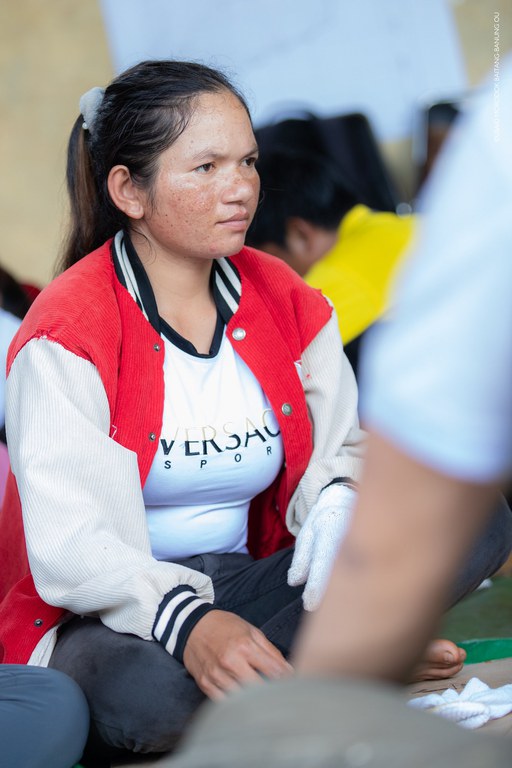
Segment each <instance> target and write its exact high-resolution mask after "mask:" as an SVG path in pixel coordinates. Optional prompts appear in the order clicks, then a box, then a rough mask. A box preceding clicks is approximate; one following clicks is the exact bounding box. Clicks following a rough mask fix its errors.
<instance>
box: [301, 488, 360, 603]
mask: <svg viewBox="0 0 512 768" xmlns="http://www.w3.org/2000/svg"><path fill="white" fill-rule="evenodd" d="M356 497H357V494H356V492H355V491H354V490H352V488H349V487H348V486H346V485H341V484H335V485H330V486H328V487H327V488H325V489H324V490H323V491H322V493H321V494H320V496H319V498H318V501H317V503H316V504H315V506H314V507H313V508H312V510H311V512H310V513H309V515H308V516H307V518H306V520H305V522H304V525H303V526H302V528H301V529H300V531H299V535H298V536H297V540H296V542H295V552H294V555H293V559H292V564H291V566H290V569H289V571H288V584H290V586H292V587H296V586H298V585H299V584H304V583H306V587H305V589H304V592H303V595H302V601H303V603H304V608H305V609H306V611H314V610H315V609H316V608H318V606H319V605H320V601H321V599H322V597H323V595H324V592H325V589H326V587H327V582H328V581H329V576H330V575H331V570H332V567H333V565H334V561H335V559H336V555H337V554H338V550H339V548H340V545H341V543H342V541H343V539H344V538H345V535H346V533H347V531H348V528H349V524H350V520H351V517H352V509H353V508H354V504H355V500H356Z"/></svg>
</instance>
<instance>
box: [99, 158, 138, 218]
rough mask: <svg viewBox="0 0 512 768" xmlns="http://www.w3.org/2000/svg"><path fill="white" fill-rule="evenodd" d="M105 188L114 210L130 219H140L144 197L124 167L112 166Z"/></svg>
mask: <svg viewBox="0 0 512 768" xmlns="http://www.w3.org/2000/svg"><path fill="white" fill-rule="evenodd" d="M107 186H108V192H109V195H110V197H111V199H112V202H113V203H114V205H115V206H116V208H119V210H120V211H122V212H123V213H124V214H125V215H126V216H128V217H129V218H130V219H142V217H143V216H144V201H145V195H144V193H143V191H142V190H141V188H140V187H138V186H137V185H136V184H134V182H133V180H132V177H131V175H130V171H129V170H128V168H127V167H126V165H114V167H113V168H111V169H110V172H109V174H108V179H107Z"/></svg>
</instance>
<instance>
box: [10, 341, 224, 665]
mask: <svg viewBox="0 0 512 768" xmlns="http://www.w3.org/2000/svg"><path fill="white" fill-rule="evenodd" d="M6 418H7V434H8V440H9V454H10V459H11V465H12V470H13V473H14V475H15V477H16V481H17V484H18V490H19V494H20V498H21V503H22V510H23V521H24V526H25V535H26V544H27V551H28V557H29V562H30V567H31V571H32V574H33V577H34V582H35V585H36V588H37V590H38V592H39V594H40V595H41V597H42V598H43V600H45V601H46V602H48V603H50V604H51V605H56V606H61V607H63V608H65V609H67V610H69V611H72V612H74V613H76V614H92V615H96V616H99V617H100V618H101V620H102V621H103V623H104V624H105V625H106V626H108V627H110V628H111V629H113V630H116V631H118V632H130V633H133V634H136V635H138V636H140V637H142V638H145V639H148V640H149V639H152V636H153V637H155V638H156V639H159V640H160V639H161V638H160V637H156V635H155V634H154V632H153V635H152V631H153V627H154V624H155V620H156V618H157V614H158V621H159V623H160V625H162V621H163V618H162V605H163V603H164V602H166V601H165V600H164V598H165V597H166V596H167V597H168V595H169V593H171V594H172V592H171V591H172V590H175V589H176V588H178V589H177V594H178V595H180V596H179V599H174V602H173V605H175V604H178V603H182V602H183V600H184V595H183V592H184V591H185V592H187V589H186V588H185V589H184V587H183V586H180V585H186V587H187V588H190V589H188V594H187V599H188V603H190V601H191V600H194V599H195V600H197V601H198V602H199V603H201V604H202V605H204V606H205V607H206V605H208V608H210V607H211V606H210V603H211V601H212V600H213V589H212V585H211V580H210V579H209V578H208V577H206V576H204V575H203V574H201V573H198V572H196V571H193V570H190V569H188V568H184V567H182V566H179V565H175V564H172V563H166V562H159V561H157V560H155V559H154V558H153V557H152V555H151V549H150V542H149V536H148V531H147V525H146V516H145V508H144V502H143V497H142V489H141V485H140V477H139V472H138V467H137V457H136V455H135V453H133V452H131V451H129V450H127V449H126V448H124V447H123V446H121V445H119V444H118V443H116V442H115V441H114V440H113V439H111V438H110V436H109V434H110V412H109V406H108V401H107V397H106V393H105V390H104V387H103V384H102V382H101V379H100V377H99V374H98V371H97V369H96V368H95V367H94V366H93V365H92V363H90V362H88V361H87V360H84V359H82V358H80V357H78V356H76V355H74V354H73V353H71V352H69V351H67V350H66V349H64V348H63V347H62V346H60V345H59V344H57V343H55V342H51V341H48V340H46V339H44V338H43V339H34V340H32V341H30V342H29V343H28V344H27V345H26V346H25V347H24V348H23V349H22V350H21V351H20V352H19V354H18V356H17V357H16V359H15V361H14V363H13V365H12V368H11V371H10V374H9V377H8V380H7V414H6ZM167 603H169V600H168V599H167ZM187 610H188V614H190V613H191V610H192V608H191V606H190V604H189V605H188V609H187ZM165 616H166V618H167V619H169V618H170V616H171V611H170V609H167V610H166V613H165ZM182 622H183V619H182ZM161 631H162V633H163V632H164V628H162V626H161ZM169 634H172V633H169V632H167V634H166V642H169ZM170 642H171V645H170V646H169V647H167V649H168V650H169V652H171V653H172V652H173V648H174V642H175V638H174V640H171V641H170Z"/></svg>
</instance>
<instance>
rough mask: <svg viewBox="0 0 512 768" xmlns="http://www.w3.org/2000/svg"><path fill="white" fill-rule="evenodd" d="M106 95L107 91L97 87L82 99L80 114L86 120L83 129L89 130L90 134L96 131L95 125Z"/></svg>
mask: <svg viewBox="0 0 512 768" xmlns="http://www.w3.org/2000/svg"><path fill="white" fill-rule="evenodd" d="M104 95H105V89H104V88H100V87H99V86H95V87H94V88H90V89H89V90H88V91H87V92H86V93H84V94H83V96H81V97H80V113H81V115H82V117H83V118H84V122H83V124H82V128H83V129H84V130H86V131H87V130H88V131H89V133H92V132H93V131H94V123H95V122H96V117H97V115H98V109H99V107H100V104H101V102H102V101H103V96H104Z"/></svg>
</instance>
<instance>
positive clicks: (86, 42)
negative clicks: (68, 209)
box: [0, 0, 112, 284]
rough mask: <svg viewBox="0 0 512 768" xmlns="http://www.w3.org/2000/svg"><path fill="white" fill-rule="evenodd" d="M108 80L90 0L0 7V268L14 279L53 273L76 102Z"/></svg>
mask: <svg viewBox="0 0 512 768" xmlns="http://www.w3.org/2000/svg"><path fill="white" fill-rule="evenodd" d="M111 77H112V70H111V64H110V58H109V54H108V51H107V44H106V40H105V36H104V32H103V25H102V19H101V17H100V11H99V7H98V4H97V2H96V0H3V2H2V3H0V83H1V85H0V126H1V141H0V168H1V169H2V170H1V173H2V184H1V186H0V262H1V263H3V264H4V265H5V266H6V267H7V269H9V270H10V271H11V272H12V273H13V274H14V275H15V276H16V277H18V278H20V279H24V280H28V281H34V282H37V283H39V284H44V283H46V282H47V281H48V280H49V279H50V277H51V275H52V273H53V265H54V263H55V259H56V254H57V251H58V248H59V241H60V234H61V231H62V224H63V219H64V209H65V191H64V182H63V179H64V164H65V150H66V143H67V138H68V135H69V132H70V129H71V126H72V124H73V122H74V120H75V119H76V117H77V115H78V98H79V97H80V94H81V93H83V92H84V91H86V90H87V89H88V88H90V87H91V86H92V85H97V84H99V85H101V84H103V83H105V82H107V81H108V80H109V79H110V78H111Z"/></svg>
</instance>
